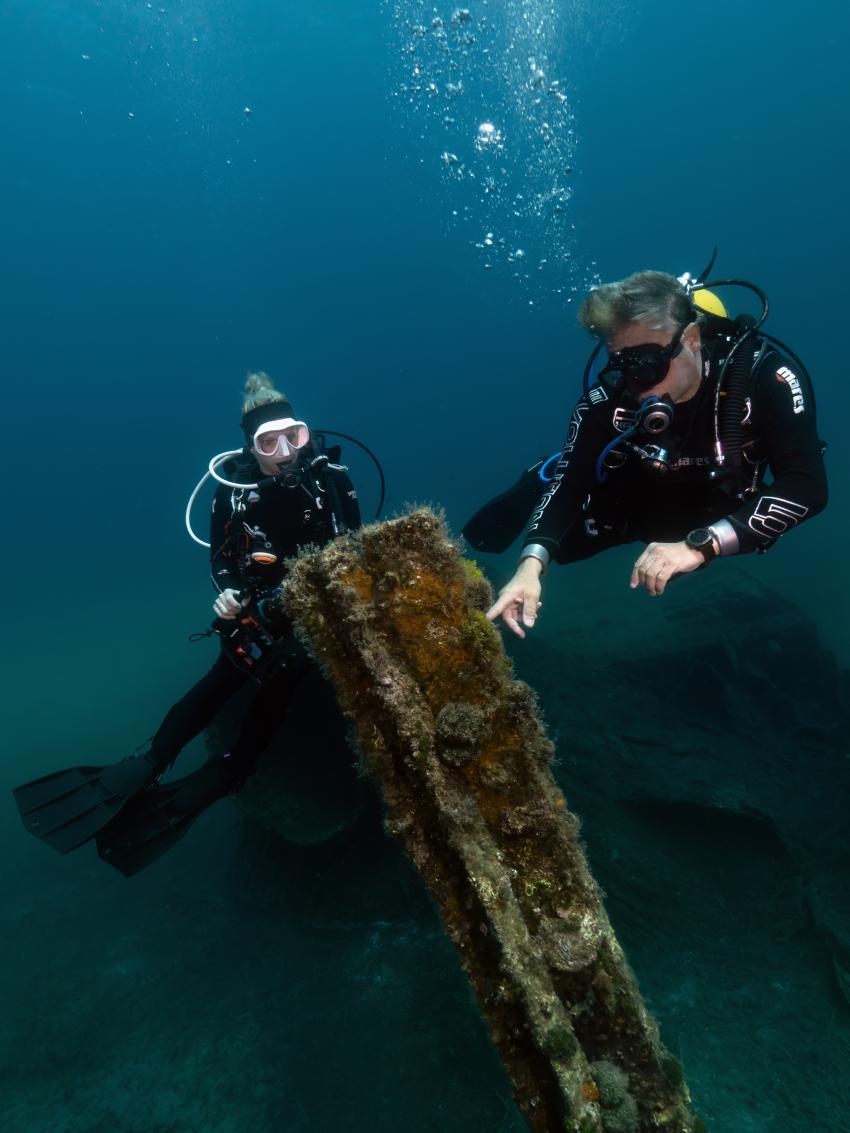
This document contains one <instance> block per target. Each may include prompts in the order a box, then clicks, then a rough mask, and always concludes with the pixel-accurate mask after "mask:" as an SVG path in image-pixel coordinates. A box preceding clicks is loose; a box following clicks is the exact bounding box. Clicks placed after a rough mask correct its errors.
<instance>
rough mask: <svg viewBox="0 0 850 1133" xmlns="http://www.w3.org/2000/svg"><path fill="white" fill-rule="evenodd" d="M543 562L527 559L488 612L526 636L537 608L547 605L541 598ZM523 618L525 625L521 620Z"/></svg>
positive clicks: (517, 632) (494, 618)
mask: <svg viewBox="0 0 850 1133" xmlns="http://www.w3.org/2000/svg"><path fill="white" fill-rule="evenodd" d="M542 573H543V564H542V563H541V561H540V559H534V558H528V559H523V560H522V562H521V563H520V564H519V567H518V568H517V572H516V574H515V575H514V576H513V578H512V579H511V580H510V582H509V583H508V584H507V585H506V586H503V587H502V589H501V590H500V591H499V597H498V598H497V599H496V601H495V602H494V603H493V605H492V606H491V607H490V609H489V610H488V611H487V617H488V619H489V620H490V621H491V622H492V621H495V620H496V618H498V617H501V619H502V621H503V622H504V623H505V625H506V626H507V627H508V629H509V630H510V631H511V632H512V633H515V634H516V635H517V637H525V630H524V629H523V628H522V626H525V627H526V629H531V628H532V627H533V626H534V622H535V620H536V618H537V611H538V610H539V609H540V607H541V606H542V605H543V603H542V602H541V601H540V592H541V585H540V575H541V574H542ZM520 617H522V626H521V625H520V624H519V619H520Z"/></svg>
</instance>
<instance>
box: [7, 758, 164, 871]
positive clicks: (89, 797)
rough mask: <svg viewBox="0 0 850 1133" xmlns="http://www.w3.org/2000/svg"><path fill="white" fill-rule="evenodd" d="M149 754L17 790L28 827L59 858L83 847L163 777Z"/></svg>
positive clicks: (68, 771)
mask: <svg viewBox="0 0 850 1133" xmlns="http://www.w3.org/2000/svg"><path fill="white" fill-rule="evenodd" d="M149 754H150V753H146V754H145V755H138V756H132V757H130V758H128V759H122V760H121V761H120V762H119V763H113V764H111V765H109V766H107V767H69V768H67V769H66V770H65V771H54V772H53V773H52V774H51V775H45V776H43V777H42V778H41V779H35V780H33V782H32V783H24V784H23V785H22V786H20V787H15V788H14V790H13V792H12V793H13V795H14V796H15V802H16V803H17V804H18V810H19V811H20V815H21V819H22V820H23V823H24V826H25V827H26V828H27V830H29V832H30V833H31V834H34V835H35V836H36V838H40V839H41V840H42V842H46V843H47V845H48V846H52V847H53V849H54V850H58V852H59V853H60V854H67V853H69V852H70V851H71V850H75V849H76V848H77V846H82V844H83V843H84V842H88V841H89V839H91V838H94V837H95V835H96V834H97V833H98V831H99V830H102V829H103V827H104V826H106V825H107V824H108V823H110V822H111V821H112V820H113V819H114V818H115V816H116V814H118V812H119V811H120V810H121V808H122V807H123V806H125V804H126V803H127V802H128V801H129V800H130V799H131V798H132V797H133V796H134V795H136V794H138V792H139V791H141V790H144V788H145V787H147V786H149V784H150V783H152V782H153V780H154V779H155V778H156V777H157V775H159V774H160V773H161V772H162V770H163V769H162V767H161V766H157V765H156V764H155V763H154V762H153V761H151V760H150V759H149V758H148V755H149Z"/></svg>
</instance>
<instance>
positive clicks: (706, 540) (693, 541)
mask: <svg viewBox="0 0 850 1133" xmlns="http://www.w3.org/2000/svg"><path fill="white" fill-rule="evenodd" d="M685 542H686V543H687V544H688V546H689V547H693V548H694V549H696V550H699V549H701V548H702V547H707V546H709V545H710V543H711V532H710V531H709V530H708V528H707V527H697V529H696V530H695V531H691V532H690V534H689V535H688V537H687V539H686V540H685Z"/></svg>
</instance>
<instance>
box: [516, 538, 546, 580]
mask: <svg viewBox="0 0 850 1133" xmlns="http://www.w3.org/2000/svg"><path fill="white" fill-rule="evenodd" d="M551 557H552V556H551V555H550V554H549V552H548V551H547V550H546V548H545V547H543V546H541V544H540V543H529V544H528V545H527V546H525V547H523V549H522V554H521V555H520V557H519V567H522V566H523V565H524V564H525V563H526V562H528V561H529V560H532V561H533V562H536V563H539V564H540V569H539V572H538V574H539V575H544V574H545V573H546V569H547V567H548V566H549V562H550V559H551ZM517 569H519V568H517Z"/></svg>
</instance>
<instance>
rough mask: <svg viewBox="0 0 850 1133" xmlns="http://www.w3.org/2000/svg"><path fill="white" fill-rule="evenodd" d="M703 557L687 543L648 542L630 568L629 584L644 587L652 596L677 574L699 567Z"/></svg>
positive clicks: (662, 589)
mask: <svg viewBox="0 0 850 1133" xmlns="http://www.w3.org/2000/svg"><path fill="white" fill-rule="evenodd" d="M704 562H705V558H704V557H703V556H702V554H701V553H700V552H699V551H695V550H694V548H693V547H689V546H688V544H687V543H685V542H682V543H649V544H647V547H646V550H645V551H644V552H643V554H642V555H641V556H640V558H639V559H638V561H637V562H636V563H635V565H634V569H633V570H632V577H631V581H630V582H629V586H631V588H632V590H636V589H637V588H638V587H639V586H642V587H644V589H645V590H647V591H648V592H649V593H650V594H651V595H652V596H653V597H654V598H657V597H658V596H659V595H660V594H663V593H664V588H665V587H666V585H667V583H668V582H669V581H670V579H671V578H675V577H676V575H677V574H689V573H690V572H691V571H692V570H696V569H697V568H698V567H701V566H702V565H703V563H704Z"/></svg>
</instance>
